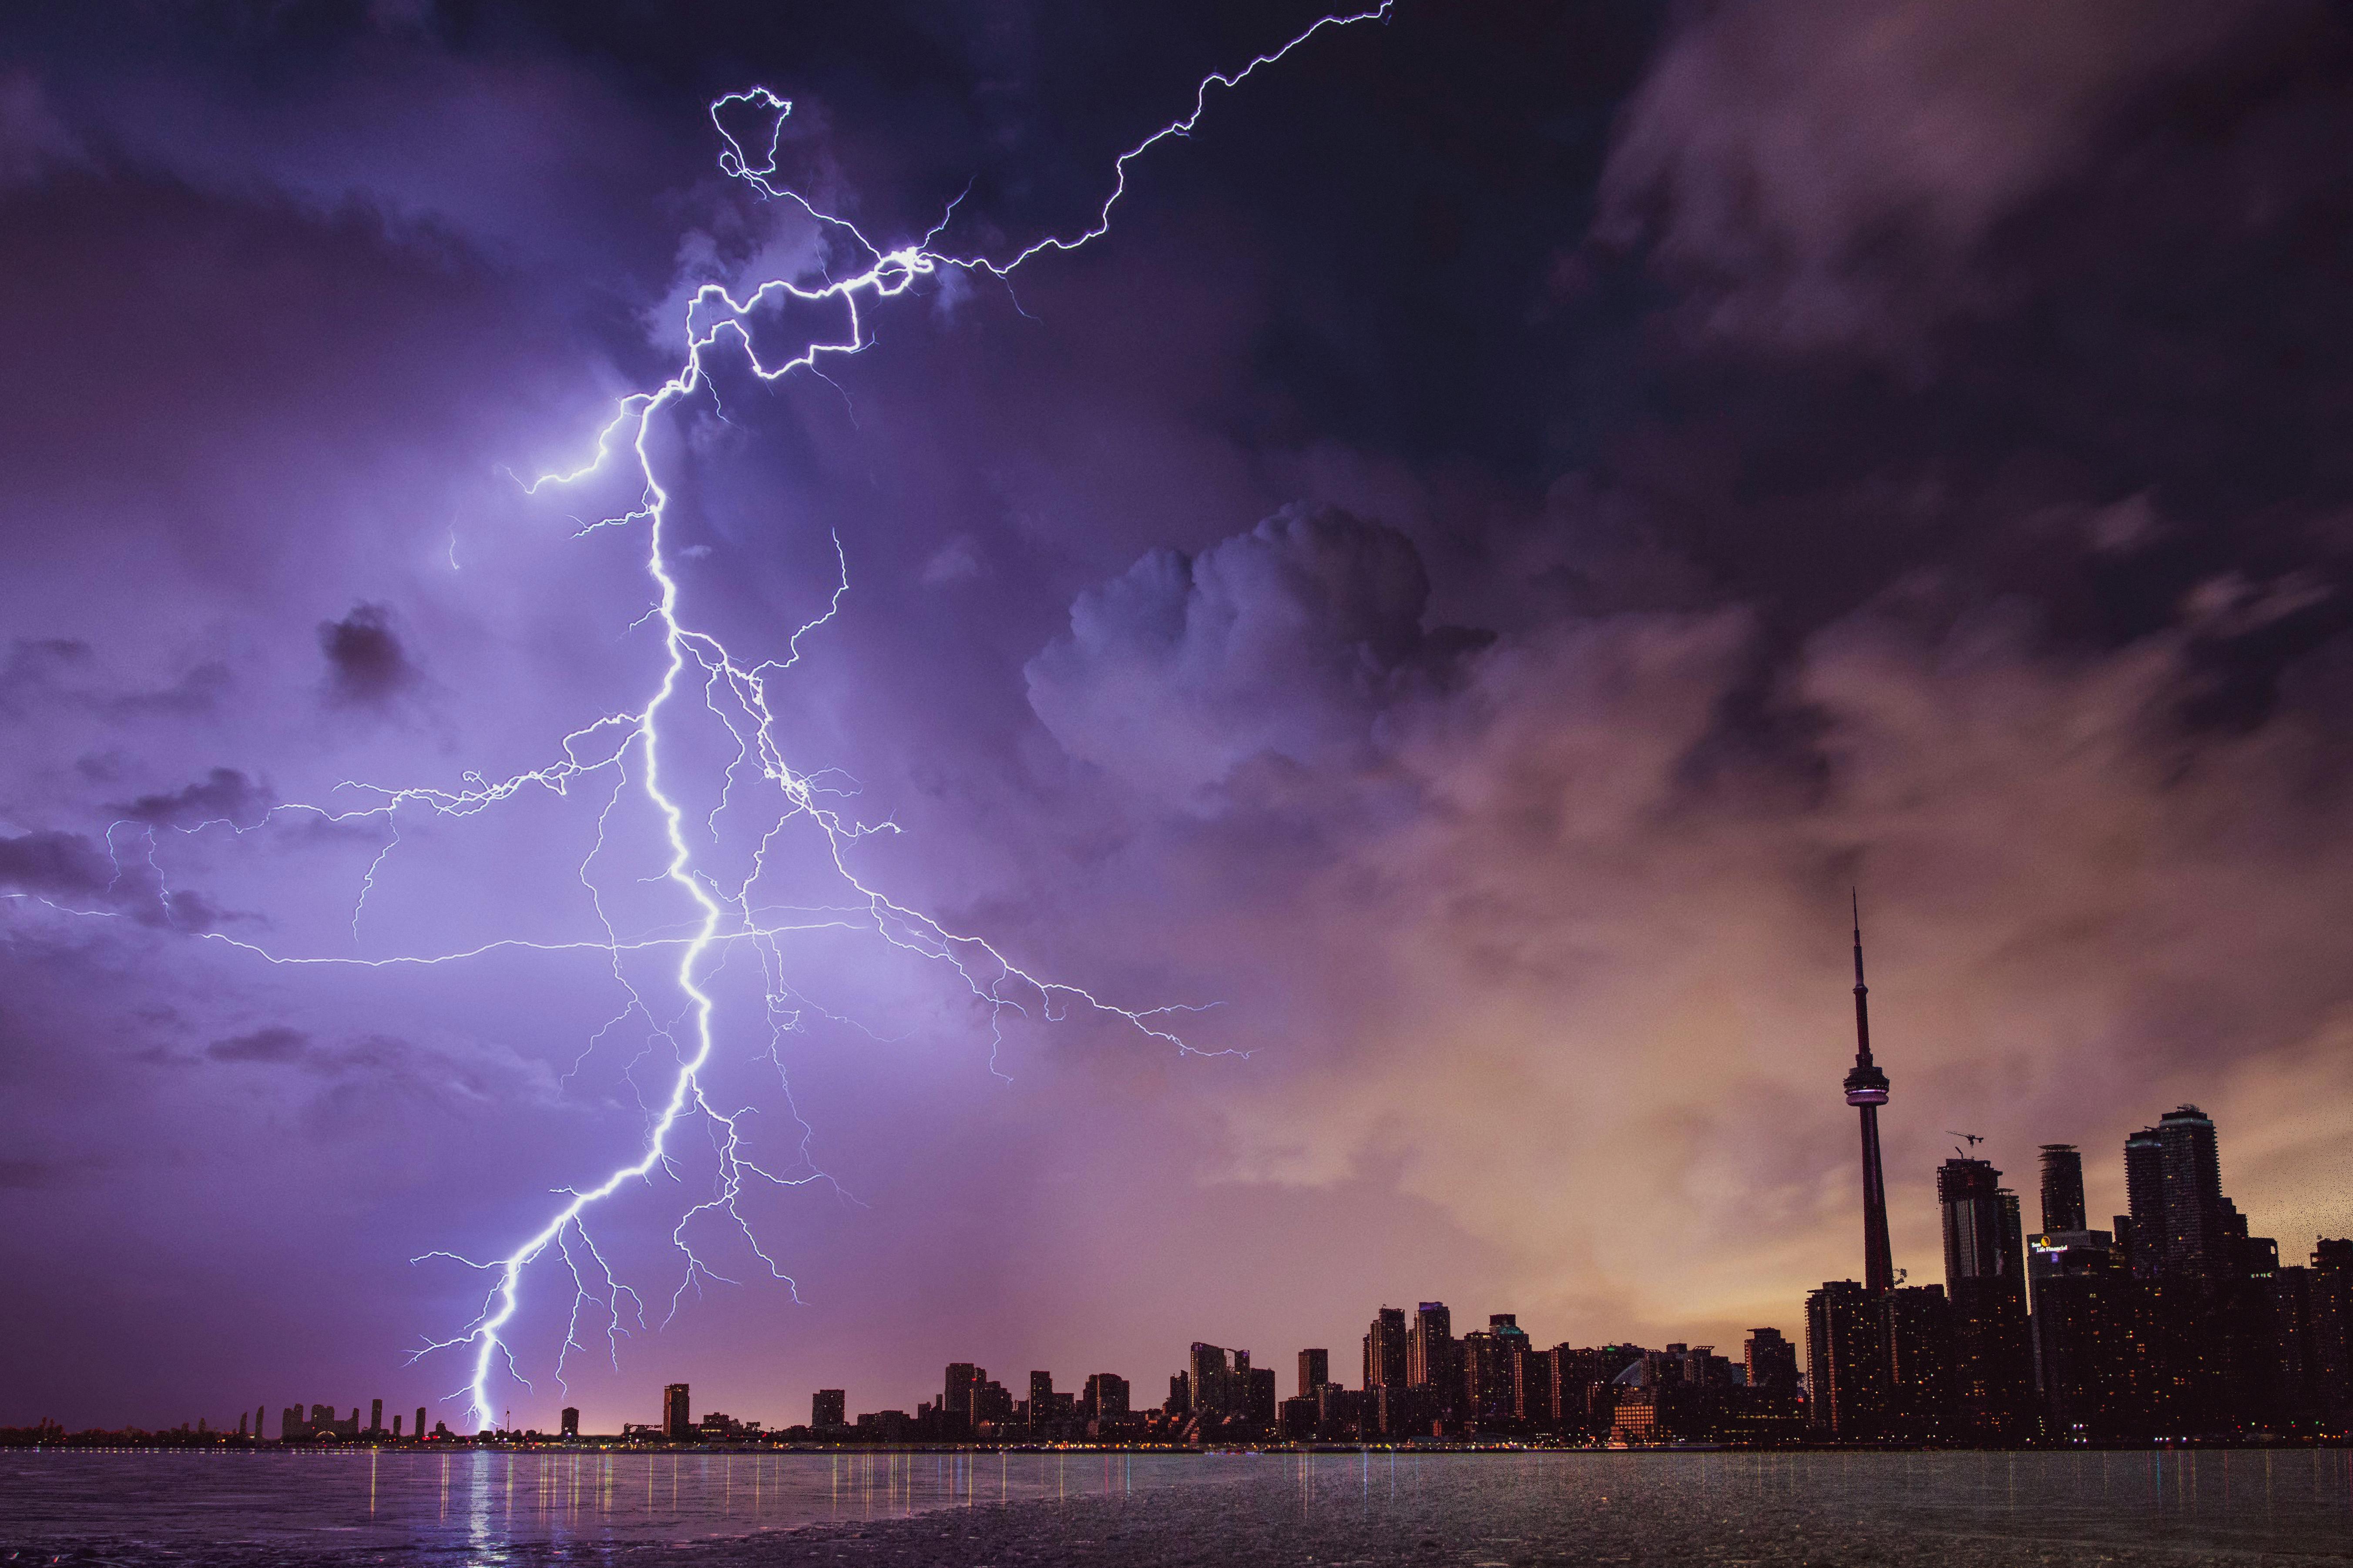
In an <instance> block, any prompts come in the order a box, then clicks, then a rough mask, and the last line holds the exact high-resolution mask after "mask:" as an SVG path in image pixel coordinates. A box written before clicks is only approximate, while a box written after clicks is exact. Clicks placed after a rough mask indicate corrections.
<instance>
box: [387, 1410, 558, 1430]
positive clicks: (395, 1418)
mask: <svg viewBox="0 0 2353 1568" xmlns="http://www.w3.org/2000/svg"><path fill="white" fill-rule="evenodd" d="M399 1419H400V1417H398V1416H397V1415H396V1416H394V1417H393V1420H394V1421H395V1422H397V1421H398V1420H399ZM556 1419H557V1420H558V1421H559V1422H561V1423H562V1426H561V1431H562V1434H563V1436H566V1437H577V1436H580V1410H579V1407H578V1406H576V1405H565V1407H564V1411H563V1414H562V1415H558V1416H557V1417H556Z"/></svg>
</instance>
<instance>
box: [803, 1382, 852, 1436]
mask: <svg viewBox="0 0 2353 1568" xmlns="http://www.w3.org/2000/svg"><path fill="white" fill-rule="evenodd" d="M809 1425H810V1426H815V1427H818V1429H820V1430H823V1429H824V1428H826V1427H829V1426H848V1425H849V1390H847V1389H841V1388H820V1389H818V1391H817V1393H816V1394H812V1395H811V1396H810V1398H809Z"/></svg>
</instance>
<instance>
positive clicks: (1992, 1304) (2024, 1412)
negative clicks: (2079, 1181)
mask: <svg viewBox="0 0 2353 1568" xmlns="http://www.w3.org/2000/svg"><path fill="white" fill-rule="evenodd" d="M1936 1202H1937V1205H1938V1206H1939V1207H1940V1208H1942V1209H1943V1210H1944V1219H1945V1289H1946V1292H1947V1295H1949V1296H1950V1297H1951V1299H1952V1306H1953V1339H1954V1351H1953V1382H1954V1394H1955V1396H1956V1398H1957V1401H1958V1404H1959V1405H1960V1409H1961V1413H1962V1415H1963V1417H1964V1419H1965V1420H1966V1421H1967V1423H1968V1428H1969V1432H1970V1435H1972V1436H1977V1437H1978V1438H1981V1439H1990V1440H1995V1441H2007V1440H2010V1439H2012V1438H2014V1437H2017V1436H2021V1434H2022V1432H2023V1430H2024V1426H2025V1423H2026V1422H2027V1421H2028V1420H2029V1419H2030V1418H2031V1415H2032V1405H2033V1391H2034V1349H2033V1343H2032V1341H2031V1339H2030V1337H2029V1334H2028V1328H2027V1321H2026V1257H2025V1248H2024V1246H2023V1239H2024V1238H2023V1237H2022V1236H2021V1226H2020V1221H2019V1213H2018V1194H2015V1193H2012V1192H2010V1191H2009V1190H2008V1189H2006V1188H2004V1187H2003V1186H2002V1185H2001V1173H2000V1171H1997V1170H1995V1169H1994V1168H1993V1165H1992V1163H1991V1162H1989V1161H1986V1160H1969V1159H1954V1160H1947V1161H1946V1162H1945V1163H1943V1164H1942V1165H1940V1166H1939V1167H1937V1170H1936Z"/></svg>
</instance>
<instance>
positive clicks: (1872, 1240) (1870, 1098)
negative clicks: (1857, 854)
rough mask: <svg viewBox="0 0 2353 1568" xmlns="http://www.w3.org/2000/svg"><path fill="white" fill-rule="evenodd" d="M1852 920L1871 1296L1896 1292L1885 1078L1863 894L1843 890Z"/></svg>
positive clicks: (1850, 1097)
mask: <svg viewBox="0 0 2353 1568" xmlns="http://www.w3.org/2000/svg"><path fill="white" fill-rule="evenodd" d="M1847 907H1848V909H1849V910H1850V911H1851V912H1852V915H1853V916H1854V1070H1853V1071H1852V1072H1850V1073H1848V1074H1847V1075H1846V1102H1847V1103H1848V1104H1849V1105H1852V1106H1853V1107H1854V1108H1855V1110H1856V1111H1857V1112H1858V1113H1859V1114H1860V1116H1861V1118H1862V1279H1863V1285H1864V1287H1865V1288H1866V1289H1870V1290H1871V1291H1873V1293H1874V1294H1875V1293H1877V1292H1880V1291H1884V1290H1892V1289H1894V1288H1895V1265H1894V1258H1892V1257H1891V1256H1890V1255H1889V1250H1888V1244H1887V1182H1886V1178H1885V1177H1884V1176H1883V1174H1882V1173H1881V1171H1880V1161H1879V1108H1880V1107H1881V1106H1883V1105H1884V1104H1886V1103H1887V1075H1886V1073H1884V1072H1883V1071H1881V1070H1880V1068H1879V1065H1878V1064H1877V1063H1876V1062H1874V1061H1873V1060H1872V1059H1871V1001H1870V997H1871V988H1870V987H1869V986H1867V985H1865V984H1863V983H1862V892H1861V890H1860V889H1854V888H1849V889H1847Z"/></svg>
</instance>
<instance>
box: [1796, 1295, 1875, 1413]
mask: <svg viewBox="0 0 2353 1568" xmlns="http://www.w3.org/2000/svg"><path fill="white" fill-rule="evenodd" d="M1883 1294H1884V1292H1883V1291H1877V1290H1873V1289H1870V1288H1869V1287H1868V1286H1865V1285H1863V1284H1862V1283H1861V1282H1859V1281H1857V1280H1853V1279H1832V1280H1829V1281H1826V1282H1825V1283H1824V1284H1823V1285H1822V1286H1821V1288H1820V1289H1817V1290H1815V1291H1813V1292H1812V1293H1811V1294H1810V1295H1808V1296H1807V1298H1806V1386H1807V1390H1808V1393H1809V1400H1808V1405H1807V1414H1808V1417H1809V1419H1810V1423H1811V1425H1812V1426H1813V1427H1814V1429H1815V1431H1816V1432H1817V1433H1819V1434H1820V1436H1825V1437H1829V1438H1831V1439H1833V1440H1835V1441H1838V1442H1842V1443H1851V1442H1862V1441H1869V1440H1873V1439H1876V1438H1877V1437H1878V1436H1879V1434H1880V1430H1881V1428H1882V1427H1883V1426H1884V1425H1885V1421H1886V1411H1887V1374H1886V1371H1885V1353H1884V1351H1883V1348H1882V1345H1881V1342H1880V1316H1879V1299H1880V1297H1881V1296H1882V1295H1883Z"/></svg>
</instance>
